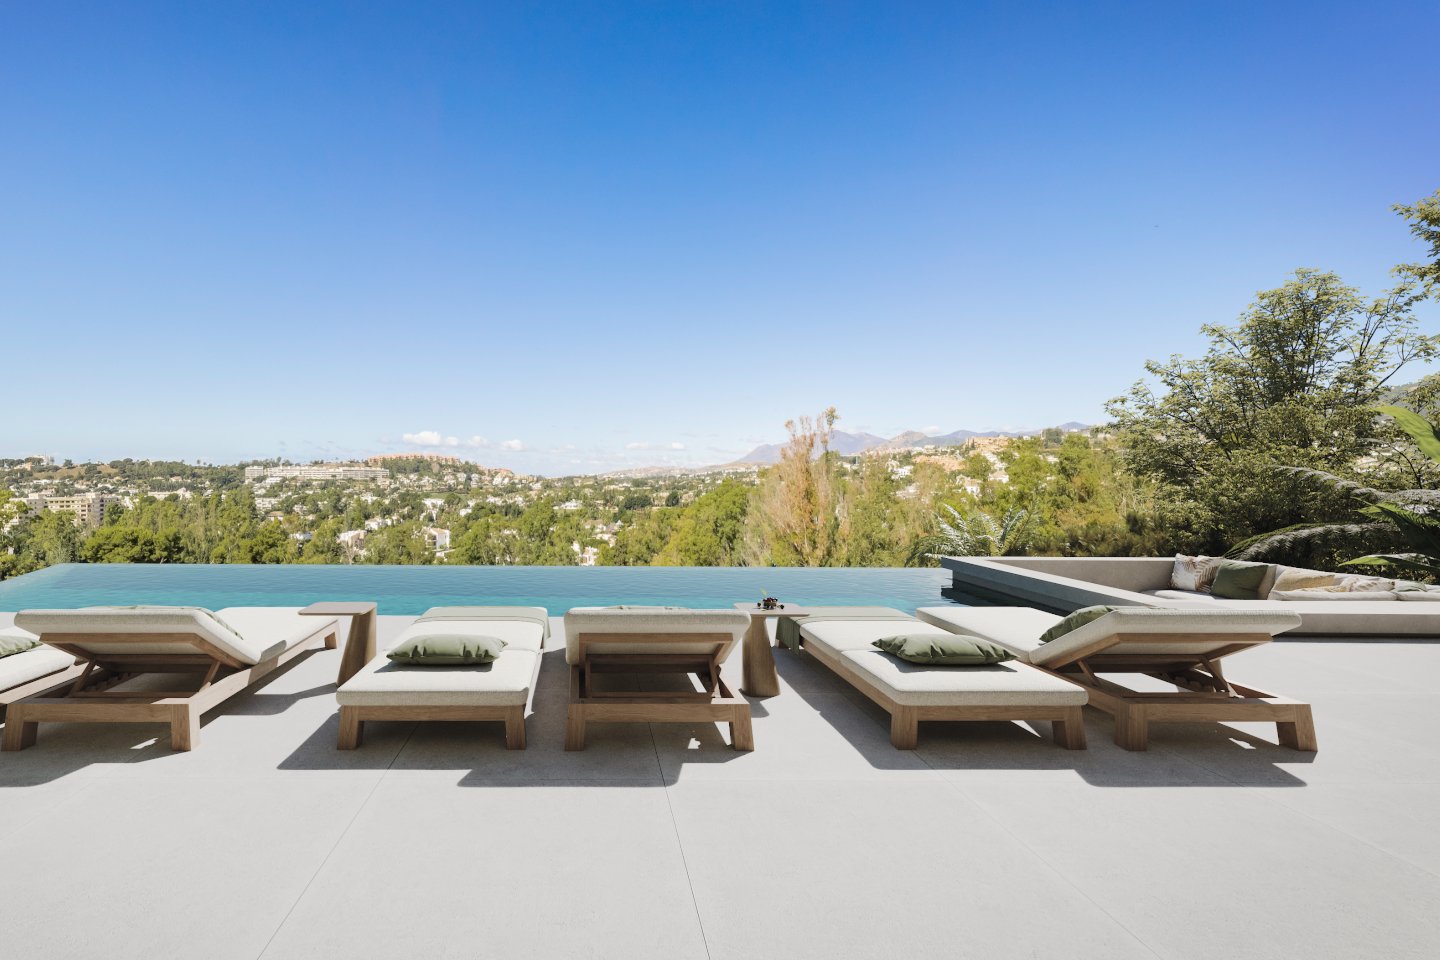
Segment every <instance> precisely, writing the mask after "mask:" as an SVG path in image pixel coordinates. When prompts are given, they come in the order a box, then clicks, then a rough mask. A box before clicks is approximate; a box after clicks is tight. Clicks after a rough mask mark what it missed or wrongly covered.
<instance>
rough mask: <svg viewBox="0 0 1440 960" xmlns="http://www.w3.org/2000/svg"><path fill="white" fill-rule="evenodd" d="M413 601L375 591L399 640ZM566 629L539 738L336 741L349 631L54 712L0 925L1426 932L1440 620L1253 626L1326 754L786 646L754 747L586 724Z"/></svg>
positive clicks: (1242, 951) (253, 953)
mask: <svg viewBox="0 0 1440 960" xmlns="http://www.w3.org/2000/svg"><path fill="white" fill-rule="evenodd" d="M407 622H408V618H389V617H386V618H382V622H381V628H380V629H381V645H382V647H383V646H384V645H386V642H387V640H388V638H390V637H393V636H394V635H395V634H396V633H397V632H398V630H399V629H400V628H401V627H402V626H403V625H404V624H405V623H407ZM555 626H556V632H557V635H558V634H559V632H560V629H561V625H560V623H559V621H558V620H557V621H556V623H555ZM550 647H551V649H550V650H549V652H547V653H546V655H545V657H544V665H543V667H542V671H541V678H540V683H539V688H538V693H537V700H536V704H535V708H536V715H535V716H534V717H532V718H531V721H530V724H531V725H530V738H529V748H528V749H527V750H524V751H507V750H506V749H505V746H504V742H503V740H502V738H501V737H499V736H498V735H496V733H495V731H494V730H493V729H491V728H489V727H484V726H479V727H477V726H470V725H464V724H443V723H428V724H414V723H403V724H380V723H377V724H373V725H372V727H371V729H369V730H367V737H366V743H365V746H364V747H362V748H361V749H360V750H358V751H353V752H340V751H337V750H336V749H335V737H336V732H337V731H336V724H337V719H336V707H335V698H334V691H335V687H334V681H335V671H336V667H337V664H338V658H339V653H338V652H326V653H320V654H317V655H315V656H312V657H309V658H307V659H304V660H302V661H301V662H299V663H298V664H297V665H295V666H294V667H293V669H289V670H286V671H284V672H282V673H280V674H278V675H276V676H275V677H273V678H272V679H270V680H269V682H267V683H265V684H263V685H262V686H261V687H260V688H259V689H257V690H255V691H253V692H251V693H247V694H245V695H243V696H241V697H237V698H236V699H235V700H233V701H231V702H230V703H229V704H228V705H227V707H226V708H224V709H223V710H222V711H221V712H219V713H217V714H214V715H212V716H211V717H210V718H209V719H208V720H207V722H206V724H205V731H204V738H203V740H202V743H201V747H200V749H199V750H197V751H195V752H194V753H189V754H176V753H172V752H171V751H170V750H169V749H168V748H167V746H166V744H165V742H164V739H163V736H162V732H161V731H160V730H159V729H156V730H151V729H149V728H147V727H144V726H137V727H119V726H114V727H108V728H107V727H80V726H60V725H57V726H54V727H47V728H46V729H44V730H42V731H41V737H40V742H39V744H38V745H37V747H36V748H35V749H32V750H28V751H25V752H24V753H20V754H5V755H0V864H3V865H4V869H0V902H3V903H5V904H6V905H7V909H6V910H5V912H4V920H3V923H0V945H3V954H4V955H5V956H17V957H18V956H37V957H46V958H64V957H97V956H104V957H107V958H126V957H135V958H169V957H187V958H188V957H206V958H231V957H233V958H256V957H265V958H292V957H293V958H306V960H313V958H325V957H336V958H346V960H355V958H410V957H436V958H440V957H475V956H494V957H507V958H527V957H533V958H560V957H614V958H624V960H630V958H649V957H654V958H665V960H683V958H704V957H710V958H717V960H718V958H727V960H729V958H734V960H742V958H743V960H755V958H771V957H775V958H816V960H821V958H823V960H839V958H876V957H903V958H930V957H935V958H941V957H943V958H954V957H966V956H976V957H986V958H997V960H1000V958H1011V957H1014V958H1020V957H1036V956H1039V957H1065V958H1088V957H1096V958H1099V957H1105V958H1127V957H1146V958H1154V957H1167V958H1175V957H1196V958H1209V957H1216V956H1224V957H1227V958H1231V960H1234V958H1248V957H1254V958H1262V957H1264V958H1273V957H1307V958H1319V957H1335V958H1346V960H1351V958H1359V957H1386V958H1401V957H1430V956H1433V955H1434V951H1435V948H1436V945H1437V944H1440V914H1437V913H1436V911H1435V910H1434V905H1435V904H1436V903H1437V902H1440V739H1437V738H1436V737H1435V736H1434V732H1433V729H1434V722H1435V718H1436V717H1437V716H1440V693H1437V691H1436V689H1435V687H1434V684H1433V681H1432V679H1431V678H1433V677H1435V676H1437V674H1440V645H1435V644H1423V643H1414V644H1408V643H1394V644H1389V643H1374V642H1370V643H1355V644H1342V643H1306V642H1287V643H1283V644H1275V645H1273V646H1271V647H1269V648H1266V649H1262V650H1258V651H1256V652H1254V653H1249V654H1244V655H1242V656H1239V657H1237V658H1236V660H1235V663H1234V664H1233V670H1234V672H1235V673H1236V675H1237V676H1243V678H1244V679H1246V680H1248V681H1251V682H1254V683H1257V684H1260V685H1262V686H1269V687H1273V688H1275V689H1277V690H1280V691H1283V692H1284V693H1286V694H1287V695H1290V696H1294V697H1298V698H1302V699H1305V700H1309V701H1311V702H1313V703H1314V705H1315V717H1316V724H1317V727H1318V730H1319V737H1320V746H1321V752H1320V753H1319V754H1318V755H1315V756H1310V755H1304V754H1297V753H1295V752H1294V751H1292V750H1287V749H1283V748H1280V747H1276V746H1274V745H1272V744H1271V743H1270V742H1269V740H1268V739H1267V738H1268V737H1269V735H1270V734H1271V732H1272V731H1270V730H1265V729H1264V728H1256V730H1255V733H1256V734H1259V735H1258V736H1252V735H1251V733H1250V732H1249V731H1247V730H1242V729H1237V728H1217V727H1214V726H1197V727H1192V726H1186V725H1174V726H1170V725H1167V726H1164V727H1161V728H1158V729H1157V730H1156V731H1155V733H1154V734H1153V736H1152V742H1151V748H1150V751H1149V752H1148V753H1143V754H1134V753H1127V752H1125V751H1123V750H1120V749H1118V748H1116V747H1115V746H1114V745H1113V744H1112V743H1111V742H1110V738H1111V731H1110V729H1109V724H1108V721H1107V720H1106V719H1105V718H1104V717H1102V716H1101V715H1099V714H1096V713H1094V712H1088V713H1087V717H1086V722H1087V725H1088V727H1089V734H1090V749H1089V750H1086V751H1067V750H1062V749H1059V748H1058V747H1056V746H1055V745H1054V744H1052V743H1051V742H1050V741H1049V740H1048V739H1047V738H1046V737H1044V736H1042V735H1041V733H1037V732H1035V731H1032V730H1030V729H1029V728H1027V727H1024V726H1021V725H1017V724H977V723H965V724H954V725H948V726H946V725H935V726H933V727H931V728H930V729H927V731H926V735H925V736H924V738H922V740H921V743H920V748H919V749H918V750H915V751H904V752H902V751H897V750H895V749H894V748H892V747H891V746H890V743H889V739H888V732H889V726H888V718H887V717H886V715H885V714H884V713H883V712H882V711H881V710H880V709H879V708H877V707H875V706H873V705H871V704H870V702H869V701H867V700H866V699H864V698H863V697H862V696H861V695H860V694H859V693H857V692H856V691H854V690H853V689H852V688H851V687H850V686H849V685H848V684H846V683H844V682H843V681H842V680H840V679H839V678H838V677H836V676H835V675H834V674H832V673H831V672H830V671H829V670H827V669H826V668H825V667H823V666H822V665H821V664H819V663H817V662H815V661H813V660H811V659H808V658H807V657H806V656H805V655H803V654H800V655H796V654H792V653H790V652H788V651H784V650H781V651H777V653H776V659H777V661H778V664H779V670H780V675H781V681H782V687H783V690H782V693H781V695H780V696H778V697H775V698H772V699H767V700H756V701H753V702H754V713H755V740H756V751H755V752H754V753H736V752H735V751H733V750H730V749H729V748H728V747H726V746H725V743H724V740H723V738H722V737H721V735H720V732H719V730H717V729H716V728H714V727H710V726H697V727H693V728H687V727H684V726H676V725H670V724H666V725H657V726H654V727H650V726H647V725H635V726H630V725H607V726H603V727H598V728H596V729H595V731H594V732H593V733H592V735H591V740H590V745H589V749H587V750H586V751H585V752H583V753H565V752H564V751H563V749H562V747H563V740H564V716H565V699H566V683H565V680H566V671H565V664H564V653H563V649H562V647H563V635H558V636H557V638H556V639H555V640H553V641H551V644H550ZM738 659H739V658H738V656H737V657H736V658H735V663H734V667H736V668H738V666H739V664H738ZM157 737H159V738H160V739H159V740H157V739H156V738H157ZM889 904H893V907H892V906H890V905H889Z"/></svg>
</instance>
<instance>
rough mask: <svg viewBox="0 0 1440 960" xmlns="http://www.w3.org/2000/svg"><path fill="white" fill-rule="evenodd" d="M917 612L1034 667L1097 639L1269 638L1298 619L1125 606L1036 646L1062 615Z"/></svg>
mask: <svg viewBox="0 0 1440 960" xmlns="http://www.w3.org/2000/svg"><path fill="white" fill-rule="evenodd" d="M918 612H919V614H920V616H921V617H923V618H924V619H925V620H927V621H928V622H930V623H937V624H940V625H942V626H944V627H946V628H947V629H950V630H953V631H954V632H956V633H964V634H969V635H971V636H976V637H981V638H983V639H985V640H990V641H993V642H995V643H998V644H1000V645H1001V646H1003V647H1005V648H1006V649H1008V650H1010V651H1012V652H1013V653H1015V654H1016V655H1018V656H1019V657H1020V658H1021V659H1023V660H1025V661H1027V662H1029V663H1033V664H1036V665H1038V666H1044V665H1045V664H1047V663H1053V662H1055V661H1057V660H1058V661H1064V660H1067V659H1069V658H1070V657H1071V656H1073V654H1074V653H1075V652H1076V651H1077V650H1081V649H1084V648H1085V647H1087V646H1089V645H1090V644H1092V643H1094V642H1095V641H1096V640H1102V639H1104V638H1105V637H1109V636H1115V635H1122V636H1123V635H1124V634H1127V633H1139V634H1145V633H1152V634H1153V633H1165V634H1170V633H1174V634H1257V633H1264V634H1269V635H1270V636H1274V635H1275V634H1277V633H1283V632H1285V631H1286V630H1290V629H1293V628H1294V627H1297V626H1299V625H1300V617H1299V616H1297V615H1296V614H1293V613H1288V612H1285V611H1281V610H1274V611H1271V610H1256V611H1249V610H1235V609H1229V608H1226V609H1218V610H1214V609H1210V608H1208V607H1205V608H1200V607H1195V608H1190V609H1184V610H1181V609H1177V608H1172V609H1164V608H1147V607H1125V608H1123V609H1120V610H1113V611H1111V612H1110V613H1107V614H1106V615H1105V616H1103V617H1101V618H1099V619H1098V620H1092V621H1090V622H1089V623H1087V624H1085V625H1084V626H1083V627H1080V628H1079V629H1077V630H1073V631H1071V632H1070V633H1067V634H1065V635H1064V636H1063V637H1060V638H1059V639H1057V640H1053V641H1051V642H1050V643H1041V642H1040V634H1042V633H1044V632H1045V631H1046V630H1047V629H1049V628H1050V627H1052V626H1054V625H1055V624H1057V623H1059V622H1060V620H1061V619H1062V618H1061V617H1058V616H1056V615H1055V614H1053V613H1045V612H1044V611H1042V610H1033V609H1031V608H1029V607H959V608H956V607H922V608H921V609H920V610H919V611H918ZM1229 645H1230V644H1229V641H1227V640H1225V639H1224V637H1223V636H1221V637H1218V638H1215V637H1205V638H1201V639H1197V640H1195V642H1193V643H1176V644H1163V645H1160V644H1153V643H1151V644H1146V643H1143V642H1136V643H1126V642H1123V641H1122V642H1120V643H1116V644H1115V645H1113V646H1110V647H1107V648H1106V649H1105V651H1104V652H1105V653H1114V654H1122V653H1134V654H1140V653H1178V654H1204V653H1210V652H1212V651H1218V650H1221V649H1224V648H1225V647H1227V646H1229Z"/></svg>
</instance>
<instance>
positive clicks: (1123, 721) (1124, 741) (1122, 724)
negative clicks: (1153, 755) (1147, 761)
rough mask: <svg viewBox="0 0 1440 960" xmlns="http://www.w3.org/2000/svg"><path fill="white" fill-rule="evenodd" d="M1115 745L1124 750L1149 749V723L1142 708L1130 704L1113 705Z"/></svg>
mask: <svg viewBox="0 0 1440 960" xmlns="http://www.w3.org/2000/svg"><path fill="white" fill-rule="evenodd" d="M1115 745H1116V746H1117V747H1123V748H1125V749H1126V750H1147V749H1149V747H1150V721H1149V718H1147V717H1146V716H1145V708H1144V707H1143V706H1139V705H1137V704H1131V703H1117V704H1116V705H1115Z"/></svg>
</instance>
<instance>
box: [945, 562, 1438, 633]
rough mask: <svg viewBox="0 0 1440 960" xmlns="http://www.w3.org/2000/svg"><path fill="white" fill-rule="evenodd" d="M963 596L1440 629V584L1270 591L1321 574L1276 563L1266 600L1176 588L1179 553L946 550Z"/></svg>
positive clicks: (1304, 627)
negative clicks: (1364, 590) (1287, 579)
mask: <svg viewBox="0 0 1440 960" xmlns="http://www.w3.org/2000/svg"><path fill="white" fill-rule="evenodd" d="M942 563H943V565H944V566H945V567H947V568H949V569H950V571H951V572H952V574H953V577H954V591H955V593H956V595H957V598H958V599H962V600H969V601H971V602H976V601H979V602H982V603H995V604H1000V605H1007V606H1008V605H1015V604H1024V605H1026V606H1031V607H1036V608H1039V609H1042V610H1048V611H1052V612H1055V613H1061V614H1065V613H1071V612H1073V611H1075V610H1078V609H1080V608H1081V607H1089V606H1096V605H1106V606H1137V607H1155V608H1176V609H1186V608H1195V607H1197V606H1202V608H1203V609H1216V610H1223V609H1232V610H1251V611H1254V610H1270V611H1276V612H1284V613H1292V614H1295V615H1297V616H1298V617H1299V618H1300V623H1299V626H1297V627H1295V628H1294V629H1293V630H1291V631H1288V635H1291V636H1341V637H1348V636H1373V637H1440V602H1436V601H1440V592H1437V591H1435V590H1428V591H1427V590H1411V591H1405V592H1397V593H1392V594H1389V595H1387V596H1386V598H1385V599H1379V600H1376V599H1366V600H1354V599H1346V598H1345V597H1344V595H1343V594H1336V595H1335V596H1334V597H1332V598H1329V599H1315V600H1279V599H1268V597H1269V596H1270V594H1271V587H1272V586H1273V584H1274V583H1275V581H1276V579H1277V577H1278V575H1279V574H1281V573H1282V572H1284V571H1286V570H1289V571H1295V572H1301V573H1315V574H1322V573H1323V572H1322V571H1303V570H1300V568H1295V567H1285V566H1283V565H1280V564H1271V565H1270V570H1269V571H1268V572H1267V574H1266V576H1265V578H1264V579H1263V580H1262V581H1261V583H1260V588H1259V595H1260V596H1262V597H1267V599H1263V600H1223V599H1219V598H1216V597H1213V596H1210V595H1208V594H1205V593H1199V592H1194V591H1177V590H1173V589H1172V588H1171V574H1172V572H1173V570H1174V566H1175V558H1174V557H946V558H944V560H943V561H942Z"/></svg>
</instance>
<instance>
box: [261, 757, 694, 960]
mask: <svg viewBox="0 0 1440 960" xmlns="http://www.w3.org/2000/svg"><path fill="white" fill-rule="evenodd" d="M320 956H333V957H345V958H349V960H364V958H386V960H388V958H395V957H427V958H437V960H438V958H451V957H454V958H459V957H467V958H468V957H477V956H486V957H506V958H514V960H520V958H537V960H539V958H552V957H615V958H626V960H631V958H633V960H643V958H651V957H653V958H656V960H685V958H702V957H704V956H705V945H704V940H703V937H702V935H701V931H700V925H699V922H698V920H697V918H696V911H695V903H694V900H693V899H692V897H691V894H690V885H689V882H688V881H687V879H686V874H685V861H684V857H683V856H682V854H681V850H680V844H679V842H678V841H677V839H676V835H675V827H674V825H673V822H672V820H671V816H670V810H669V805H668V803H667V800H666V796H665V790H664V788H663V787H661V786H659V785H657V784H639V785H631V786H625V785H621V784H609V785H596V784H593V783H585V784H551V785H549V786H547V787H546V788H545V789H543V790H531V789H525V788H516V787H508V788H507V787H493V786H492V787H481V788H476V789H466V788H457V787H449V788H441V787H439V785H437V784H435V783H433V782H430V781H426V780H419V779H413V778H410V779H406V778H401V779H392V780H387V782H386V783H384V784H383V785H382V786H381V787H380V788H379V789H378V790H377V791H376V792H375V795H374V796H373V797H371V799H370V801H369V803H367V804H366V807H365V810H364V811H363V812H362V813H361V815H360V816H359V817H358V818H356V820H355V823H354V825H353V826H352V827H351V828H350V830H349V831H348V832H347V834H346V836H345V839H344V841H343V842H342V843H341V844H340V846H339V847H338V848H337V849H336V850H335V852H334V854H333V855H332V856H331V857H330V858H329V860H328V861H327V862H326V863H325V866H324V868H323V869H322V870H321V871H320V873H319V875H318V876H316V878H315V881H314V883H313V884H311V886H310V889H309V890H307V891H306V893H305V895H304V896H303V897H302V898H301V899H300V902H299V903H298V904H297V905H296V907H295V910H294V912H293V913H292V914H291V915H290V918H289V919H288V920H287V921H286V923H285V925H284V927H283V928H281V930H280V932H279V934H278V935H277V936H276V937H275V939H274V941H273V942H272V943H271V945H270V948H269V949H268V950H267V951H266V952H265V957H266V958H267V960H277V958H287V957H296V958H306V960H308V958H313V957H320Z"/></svg>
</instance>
